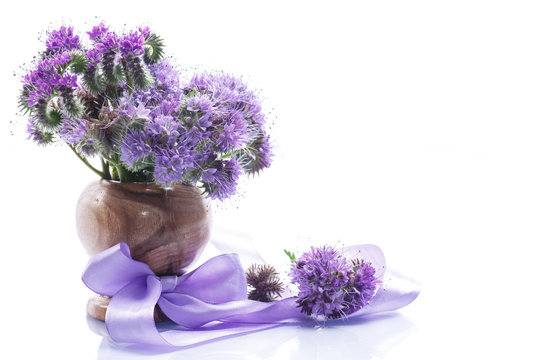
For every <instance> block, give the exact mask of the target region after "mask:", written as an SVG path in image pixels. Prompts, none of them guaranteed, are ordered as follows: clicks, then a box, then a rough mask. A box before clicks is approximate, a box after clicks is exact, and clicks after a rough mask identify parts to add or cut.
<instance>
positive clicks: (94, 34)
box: [87, 23, 109, 41]
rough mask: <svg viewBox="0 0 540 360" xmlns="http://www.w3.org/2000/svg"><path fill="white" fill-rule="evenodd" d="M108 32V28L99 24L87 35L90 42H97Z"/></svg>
mask: <svg viewBox="0 0 540 360" xmlns="http://www.w3.org/2000/svg"><path fill="white" fill-rule="evenodd" d="M108 31H109V28H108V27H107V26H105V24H103V23H100V24H99V25H97V26H94V27H93V28H92V31H88V32H87V34H88V37H89V38H90V40H93V41H99V40H101V39H102V38H103V36H104V35H105V34H106V33H107V32H108Z"/></svg>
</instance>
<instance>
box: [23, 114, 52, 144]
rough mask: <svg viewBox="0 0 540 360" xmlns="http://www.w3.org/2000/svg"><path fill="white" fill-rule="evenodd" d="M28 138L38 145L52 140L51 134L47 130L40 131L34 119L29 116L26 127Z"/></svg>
mask: <svg viewBox="0 0 540 360" xmlns="http://www.w3.org/2000/svg"><path fill="white" fill-rule="evenodd" d="M26 132H27V133H28V140H32V141H35V142H36V143H38V145H48V144H50V143H51V142H52V141H53V135H52V134H51V133H49V132H45V131H41V130H39V129H38V128H37V127H36V121H35V119H32V118H30V119H29V120H28V125H27V128H26Z"/></svg>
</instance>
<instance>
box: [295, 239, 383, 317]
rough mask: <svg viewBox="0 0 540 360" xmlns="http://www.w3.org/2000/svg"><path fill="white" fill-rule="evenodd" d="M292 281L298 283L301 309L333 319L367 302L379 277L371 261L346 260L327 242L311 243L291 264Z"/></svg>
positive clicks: (355, 309)
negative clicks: (320, 244)
mask: <svg viewBox="0 0 540 360" xmlns="http://www.w3.org/2000/svg"><path fill="white" fill-rule="evenodd" d="M290 275H291V277H292V283H294V284H296V285H298V291H299V292H298V300H297V303H298V306H299V307H300V308H301V311H302V312H303V313H306V314H308V315H313V316H316V317H322V318H324V319H336V318H340V317H342V316H345V315H348V314H352V313H353V312H355V311H358V310H360V309H361V308H362V307H364V306H365V305H367V304H368V303H369V301H370V300H371V299H372V297H373V295H374V294H375V290H376V286H377V285H378V284H379V280H378V279H377V278H375V276H374V275H375V270H374V268H373V267H372V266H371V264H368V263H364V262H358V261H354V262H348V261H347V259H346V258H345V257H343V256H342V255H341V254H340V253H339V252H338V251H336V250H335V249H334V248H332V247H329V246H323V247H319V248H316V247H312V248H311V251H308V252H306V253H304V254H303V255H302V256H301V257H300V258H298V259H297V260H296V261H295V262H294V263H293V265H292V270H291V274H290Z"/></svg>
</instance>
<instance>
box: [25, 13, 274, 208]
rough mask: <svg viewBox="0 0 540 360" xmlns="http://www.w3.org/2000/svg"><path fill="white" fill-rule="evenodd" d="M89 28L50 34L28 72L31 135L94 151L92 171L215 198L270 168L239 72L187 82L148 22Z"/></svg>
mask: <svg viewBox="0 0 540 360" xmlns="http://www.w3.org/2000/svg"><path fill="white" fill-rule="evenodd" d="M87 35H88V38H89V40H90V41H89V44H90V46H89V47H83V46H82V45H81V43H80V42H79V36H77V35H75V34H74V31H73V28H71V27H62V28H60V29H59V30H55V31H52V32H51V33H50V35H49V37H48V39H47V40H46V42H45V44H46V50H44V51H43V52H42V53H41V56H40V57H39V58H40V59H41V60H39V61H38V62H37V63H36V64H35V66H34V68H33V69H31V71H29V73H28V75H27V76H25V77H24V79H23V86H22V91H21V95H20V106H21V108H22V110H23V112H25V113H28V114H29V115H30V119H29V125H28V132H29V135H30V138H31V139H33V140H34V141H36V142H37V143H38V144H42V145H46V144H49V143H51V142H53V141H55V140H63V141H64V142H65V143H67V144H68V145H69V146H70V147H71V148H72V150H74V151H76V152H77V153H78V154H79V155H80V156H82V157H86V156H92V155H98V156H99V157H100V158H101V160H102V164H103V170H102V171H101V172H100V171H99V170H97V169H95V168H93V170H94V171H95V172H97V173H100V174H101V175H102V177H103V178H106V179H117V180H120V181H155V182H157V183H159V184H162V185H164V186H170V185H172V184H174V183H185V184H192V185H197V186H199V187H200V188H201V189H203V191H204V192H205V194H206V195H207V196H208V197H210V198H214V199H225V198H227V197H229V196H231V195H232V194H233V193H234V192H235V191H236V186H237V183H238V180H239V178H240V175H241V174H242V173H246V174H257V173H259V172H260V171H261V170H262V169H264V168H267V167H269V166H270V164H271V160H272V149H271V146H270V139H269V137H268V135H267V134H266V131H265V116H264V113H263V112H262V107H261V104H260V101H259V99H258V97H257V95H256V94H255V93H254V92H253V91H250V90H249V89H248V88H247V86H246V85H245V83H244V82H243V81H242V80H241V79H239V78H236V77H233V76H230V75H227V74H223V73H215V74H212V73H206V72H204V73H201V74H197V75H195V76H193V77H192V78H191V80H190V81H188V82H187V83H182V82H181V81H180V75H179V72H178V71H177V69H176V68H175V66H174V65H172V63H171V61H170V59H169V58H165V57H164V52H163V47H164V45H163V41H162V40H161V38H160V37H158V36H157V35H156V34H154V33H153V32H152V31H151V30H150V29H148V28H139V29H138V30H137V31H132V32H128V33H126V34H118V33H116V32H113V31H111V30H109V28H108V27H107V26H106V25H104V24H103V23H101V24H99V25H98V26H95V27H94V28H93V29H92V30H91V31H89V32H87ZM85 163H86V164H87V165H89V162H88V161H85ZM89 166H91V165H89Z"/></svg>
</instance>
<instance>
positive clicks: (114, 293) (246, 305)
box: [82, 243, 419, 347]
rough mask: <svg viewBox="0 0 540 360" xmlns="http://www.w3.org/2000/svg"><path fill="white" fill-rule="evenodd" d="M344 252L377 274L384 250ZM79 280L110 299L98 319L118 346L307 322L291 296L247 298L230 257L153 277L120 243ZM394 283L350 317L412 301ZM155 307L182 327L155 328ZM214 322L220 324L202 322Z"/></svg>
mask: <svg viewBox="0 0 540 360" xmlns="http://www.w3.org/2000/svg"><path fill="white" fill-rule="evenodd" d="M344 252H345V253H353V252H356V254H358V253H362V256H363V258H367V259H368V260H371V262H372V263H373V264H375V265H376V266H375V267H376V269H377V276H378V277H380V278H381V279H382V276H383V274H384V270H385V265H384V255H383V254H382V251H381V250H380V249H379V248H378V247H377V246H374V245H361V246H353V247H349V248H345V249H344ZM393 277H394V278H396V275H394V276H393ZM399 278H400V277H398V280H399ZM82 280H83V282H84V283H85V285H86V286H87V287H88V288H90V289H91V290H93V291H94V292H96V293H98V294H101V295H105V296H111V297H112V298H111V301H110V303H109V306H108V308H107V313H106V317H105V324H106V327H107V331H108V333H109V335H110V337H111V338H112V339H113V340H115V341H117V342H122V343H136V344H148V345H165V346H177V347H178V346H189V345H193V344H197V343H201V342H205V341H209V340H214V339H217V338H220V337H224V336H230V335H234V334H241V333H247V332H252V331H256V330H261V329H265V328H268V327H273V326H276V325H279V324H283V323H287V322H306V321H312V319H311V318H310V317H308V316H307V315H305V314H303V313H301V312H300V309H299V308H298V307H297V304H296V298H295V297H288V298H285V299H282V300H279V301H276V302H272V303H263V302H257V301H252V300H248V299H247V284H246V278H245V275H244V270H243V268H242V266H241V264H240V259H239V257H238V255H237V254H224V255H220V256H216V257H214V258H212V259H210V260H208V261H207V262H205V263H204V264H203V265H201V266H200V267H199V268H197V269H195V270H193V271H191V272H189V273H187V274H184V275H181V276H161V277H159V276H157V275H155V274H154V273H153V272H152V270H151V269H150V267H149V266H148V265H147V264H145V263H142V262H139V261H136V260H133V259H132V258H131V254H130V250H129V247H128V246H127V244H125V243H120V244H117V245H115V246H113V247H111V248H109V249H107V250H105V251H103V252H101V253H99V254H96V255H94V256H92V257H91V258H90V261H89V263H88V266H87V268H86V270H85V271H84V273H83V276H82ZM401 280H406V283H405V286H397V287H395V288H385V291H379V292H377V294H376V295H375V296H374V298H373V299H372V300H371V302H370V303H369V304H368V306H366V307H364V308H363V309H361V310H359V311H357V312H356V313H354V314H352V315H350V316H349V317H353V316H359V315H366V314H370V313H376V312H381V311H388V310H394V309H397V308H400V307H402V306H405V305H407V304H409V303H410V302H412V301H413V300H414V299H415V298H416V296H417V295H418V292H419V290H418V289H417V287H416V285H411V284H412V283H410V282H407V279H404V278H401ZM156 304H157V305H159V307H160V308H161V310H162V311H163V313H164V314H165V315H167V316H168V317H169V319H171V320H172V321H174V322H175V323H177V324H178V325H180V326H181V328H177V329H174V330H168V331H165V332H158V330H157V328H156V325H155V322H154V308H155V306H156ZM215 321H219V323H218V324H214V325H206V324H209V323H212V322H215Z"/></svg>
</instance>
